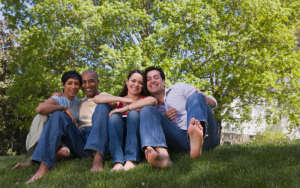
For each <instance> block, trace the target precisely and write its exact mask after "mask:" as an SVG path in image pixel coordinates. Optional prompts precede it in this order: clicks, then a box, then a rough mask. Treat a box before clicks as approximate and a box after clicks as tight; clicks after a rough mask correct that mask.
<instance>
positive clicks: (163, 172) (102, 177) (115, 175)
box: [0, 142, 300, 187]
mask: <svg viewBox="0 0 300 188" xmlns="http://www.w3.org/2000/svg"><path fill="white" fill-rule="evenodd" d="M170 155H171V159H172V161H173V163H174V164H173V166H172V167H168V168H165V169H158V168H154V167H152V166H150V165H149V164H148V163H147V161H143V162H142V163H141V164H139V165H138V166H137V167H136V168H135V169H133V170H131V171H128V172H124V171H121V172H110V169H111V167H112V160H111V158H109V157H108V158H107V159H106V160H105V166H104V171H103V172H98V173H90V168H91V167H92V159H74V158H73V159H70V160H67V161H62V162H60V163H58V164H57V165H56V166H55V167H54V168H53V169H52V170H51V171H50V172H49V173H48V174H47V175H46V176H44V177H43V178H42V179H40V180H38V181H36V182H35V183H33V184H31V185H25V182H26V181H27V180H28V179H29V178H30V177H31V176H32V175H33V174H34V173H35V172H36V171H37V169H38V167H37V166H31V167H27V168H24V169H16V170H14V171H13V170H11V168H12V167H13V166H14V165H15V164H16V163H18V162H24V156H17V157H0V187H26V186H28V187H300V142H285V143H251V144H242V145H232V146H219V147H217V148H216V149H215V150H213V151H210V152H203V153H202V155H201V157H200V158H199V159H196V160H193V159H192V158H190V156H189V154H188V153H183V152H171V153H170Z"/></svg>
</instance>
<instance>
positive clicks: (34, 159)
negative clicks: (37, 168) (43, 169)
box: [31, 157, 53, 170]
mask: <svg viewBox="0 0 300 188" xmlns="http://www.w3.org/2000/svg"><path fill="white" fill-rule="evenodd" d="M31 160H32V161H38V162H40V163H44V164H45V165H46V166H47V167H48V168H49V170H51V168H53V166H51V165H49V164H48V163H47V162H46V161H44V160H42V159H39V158H36V157H32V158H31Z"/></svg>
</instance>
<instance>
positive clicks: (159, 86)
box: [146, 70, 165, 95]
mask: <svg viewBox="0 0 300 188" xmlns="http://www.w3.org/2000/svg"><path fill="white" fill-rule="evenodd" d="M146 76H147V89H148V91H149V92H150V93H152V95H156V94H160V93H162V92H164V90H165V80H162V78H161V76H160V72H159V71H158V70H152V71H149V72H148V73H147V75H146Z"/></svg>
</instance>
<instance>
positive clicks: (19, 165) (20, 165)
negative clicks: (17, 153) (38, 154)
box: [12, 162, 31, 170]
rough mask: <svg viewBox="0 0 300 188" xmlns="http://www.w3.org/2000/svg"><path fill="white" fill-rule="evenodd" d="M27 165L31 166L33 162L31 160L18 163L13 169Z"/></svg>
mask: <svg viewBox="0 0 300 188" xmlns="http://www.w3.org/2000/svg"><path fill="white" fill-rule="evenodd" d="M26 166H31V164H30V163H29V162H26V163H18V164H16V165H15V166H14V167H12V170H14V169H16V168H23V167H26Z"/></svg>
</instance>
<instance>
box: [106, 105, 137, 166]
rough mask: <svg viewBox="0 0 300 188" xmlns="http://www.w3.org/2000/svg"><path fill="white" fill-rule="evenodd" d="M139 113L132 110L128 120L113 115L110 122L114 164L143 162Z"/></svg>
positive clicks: (110, 146)
mask: <svg viewBox="0 0 300 188" xmlns="http://www.w3.org/2000/svg"><path fill="white" fill-rule="evenodd" d="M139 124H140V118H139V112H138V111H136V110H131V111H130V112H129V113H128V115H127V118H123V117H122V115H121V114H116V113H115V114H112V115H111V116H110V117H109V120H108V135H109V152H110V155H111V157H112V158H113V164H115V163H117V162H118V163H122V164H124V162H125V161H135V162H141V150H140V135H139Z"/></svg>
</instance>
